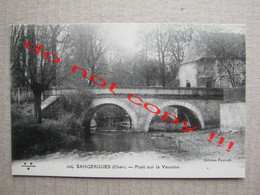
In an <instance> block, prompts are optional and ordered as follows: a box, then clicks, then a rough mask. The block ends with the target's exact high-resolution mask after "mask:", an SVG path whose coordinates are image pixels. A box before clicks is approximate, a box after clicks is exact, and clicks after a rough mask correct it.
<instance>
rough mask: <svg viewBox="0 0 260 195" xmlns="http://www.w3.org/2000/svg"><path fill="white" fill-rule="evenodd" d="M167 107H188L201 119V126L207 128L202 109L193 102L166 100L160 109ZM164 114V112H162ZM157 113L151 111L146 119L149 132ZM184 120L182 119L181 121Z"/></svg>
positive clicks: (146, 129)
mask: <svg viewBox="0 0 260 195" xmlns="http://www.w3.org/2000/svg"><path fill="white" fill-rule="evenodd" d="M166 107H183V108H185V109H188V110H189V111H191V112H192V113H193V115H194V116H195V117H196V118H197V120H198V121H199V123H200V126H201V128H202V129H204V128H205V123H204V119H203V117H202V113H201V111H200V110H199V109H198V108H197V107H196V106H194V105H193V104H191V103H188V102H183V101H176V100H172V101H167V102H164V103H163V104H162V105H161V106H160V109H161V110H162V109H163V108H166ZM162 114H163V113H162ZM154 116H155V115H154V114H153V113H149V114H148V116H147V117H146V120H145V129H144V130H145V132H148V131H149V126H150V123H151V121H152V118H153V117H154ZM180 122H182V121H180Z"/></svg>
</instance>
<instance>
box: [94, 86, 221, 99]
mask: <svg viewBox="0 0 260 195" xmlns="http://www.w3.org/2000/svg"><path fill="white" fill-rule="evenodd" d="M89 91H90V92H91V93H92V94H94V95H97V96H100V95H103V96H104V95H114V96H120V95H121V96H123V95H128V94H133V95H137V96H140V97H143V96H145V97H160V98H177V99H218V100H222V99H223V89H219V88H213V89H209V88H118V89H115V92H116V94H113V93H111V92H110V91H109V88H100V89H99V88H93V89H89Z"/></svg>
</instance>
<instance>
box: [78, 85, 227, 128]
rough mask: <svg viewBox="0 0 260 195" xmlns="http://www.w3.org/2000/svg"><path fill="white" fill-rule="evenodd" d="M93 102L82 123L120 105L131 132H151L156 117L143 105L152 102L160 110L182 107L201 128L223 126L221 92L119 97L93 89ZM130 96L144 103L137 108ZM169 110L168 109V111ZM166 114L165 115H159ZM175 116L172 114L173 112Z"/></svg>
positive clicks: (121, 92) (143, 92) (146, 92)
mask: <svg viewBox="0 0 260 195" xmlns="http://www.w3.org/2000/svg"><path fill="white" fill-rule="evenodd" d="M91 93H93V94H94V99H93V101H92V104H91V106H90V108H89V109H88V110H86V111H85V112H84V113H83V114H82V121H83V123H85V124H90V120H91V119H92V117H93V115H94V113H95V112H96V110H98V109H99V108H100V107H102V106H104V105H117V106H120V107H121V108H123V109H125V111H126V112H127V113H128V114H129V116H130V117H131V121H132V130H133V131H135V132H148V130H149V126H150V123H151V120H152V118H153V117H154V116H155V115H156V114H154V113H152V112H149V111H148V110H146V109H145V108H144V106H143V104H144V103H151V104H153V105H155V106H157V107H158V108H159V109H160V110H161V111H162V110H165V108H167V107H179V108H185V109H186V110H189V111H190V112H191V113H192V114H193V115H194V116H195V117H196V119H197V120H198V121H199V123H200V127H201V129H205V128H209V127H212V126H215V127H216V126H219V124H220V106H219V105H220V103H221V102H222V101H223V91H222V90H221V89H214V90H212V89H210V90H208V89H198V88H197V89H194V88H186V89H163V88H159V89H158V88H156V89H150V88H148V89H147V88H146V89H143V88H142V89H139V88H138V89H131V88H129V89H125V88H124V89H117V91H116V94H113V93H111V92H110V91H109V90H108V89H106V88H101V89H94V90H91ZM129 94H133V95H136V96H138V97H139V98H141V99H142V100H143V102H140V101H139V100H138V99H137V98H134V97H133V101H136V102H137V103H139V102H140V103H142V105H136V104H134V103H132V102H130V101H129V100H128V98H127V96H128V95H129ZM166 110H167V109H166ZM169 113H170V112H169ZM160 114H163V113H160ZM172 114H173V113H172ZM180 122H181V123H182V121H180Z"/></svg>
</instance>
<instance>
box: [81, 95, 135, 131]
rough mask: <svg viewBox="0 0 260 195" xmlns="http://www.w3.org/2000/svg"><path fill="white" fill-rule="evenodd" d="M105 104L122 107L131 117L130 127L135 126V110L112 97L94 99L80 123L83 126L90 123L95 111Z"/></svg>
mask: <svg viewBox="0 0 260 195" xmlns="http://www.w3.org/2000/svg"><path fill="white" fill-rule="evenodd" d="M105 105H116V106H119V107H121V108H123V109H124V110H125V111H126V112H127V113H128V115H129V116H130V118H131V122H132V129H133V128H134V127H136V126H137V115H136V112H135V111H134V110H133V109H132V108H131V107H130V106H128V105H127V104H126V103H124V102H122V101H121V100H120V99H113V98H102V99H94V100H93V101H92V103H91V105H90V108H89V109H88V110H86V111H85V112H84V113H83V116H82V117H83V119H82V124H83V126H87V125H86V124H90V120H91V119H92V117H93V115H94V114H95V112H96V111H97V110H98V109H99V108H100V107H102V106H105Z"/></svg>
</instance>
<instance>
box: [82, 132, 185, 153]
mask: <svg viewBox="0 0 260 195" xmlns="http://www.w3.org/2000/svg"><path fill="white" fill-rule="evenodd" d="M81 150H82V151H84V152H97V153H99V152H112V153H117V152H142V151H157V152H162V153H168V154H172V155H174V156H182V157H183V155H185V153H187V151H185V150H183V149H182V148H181V147H180V145H179V144H178V142H176V140H174V139H172V138H171V137H164V134H162V133H136V132H135V133H133V132H129V131H125V132H124V131H98V132H95V133H93V134H92V135H90V137H89V138H88V139H87V140H86V141H85V143H84V144H83V147H82V148H81Z"/></svg>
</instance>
